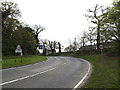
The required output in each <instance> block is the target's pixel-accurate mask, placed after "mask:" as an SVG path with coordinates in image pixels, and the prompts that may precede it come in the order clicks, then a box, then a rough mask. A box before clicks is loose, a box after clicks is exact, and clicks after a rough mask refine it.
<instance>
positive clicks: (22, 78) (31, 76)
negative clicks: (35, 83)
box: [0, 67, 56, 86]
mask: <svg viewBox="0 0 120 90" xmlns="http://www.w3.org/2000/svg"><path fill="white" fill-rule="evenodd" d="M55 68H56V67H54V68H51V69H49V70H45V71H43V72H39V73H36V74H33V75H29V76H26V77H22V78H18V79H15V80H11V81H8V82H4V83H1V84H0V86H1V85H5V84H8V83H12V82H16V81H19V80H23V79H26V78H30V77H34V76H36V75H39V74H43V73H45V72H48V71H52V70H54V69H55Z"/></svg>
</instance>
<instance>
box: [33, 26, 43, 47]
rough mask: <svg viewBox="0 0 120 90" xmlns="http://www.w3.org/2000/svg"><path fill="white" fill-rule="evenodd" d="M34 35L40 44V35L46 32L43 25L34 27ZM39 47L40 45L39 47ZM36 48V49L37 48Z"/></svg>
mask: <svg viewBox="0 0 120 90" xmlns="http://www.w3.org/2000/svg"><path fill="white" fill-rule="evenodd" d="M33 30H34V31H33V34H34V37H35V39H36V42H37V44H39V38H38V36H39V34H40V33H41V32H42V31H44V30H45V27H43V26H41V25H34V27H33ZM37 46H38V45H37ZM37 46H36V47H37Z"/></svg>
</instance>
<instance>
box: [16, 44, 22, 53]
mask: <svg viewBox="0 0 120 90" xmlns="http://www.w3.org/2000/svg"><path fill="white" fill-rule="evenodd" d="M15 53H22V49H21V46H20V45H17V48H16V49H15Z"/></svg>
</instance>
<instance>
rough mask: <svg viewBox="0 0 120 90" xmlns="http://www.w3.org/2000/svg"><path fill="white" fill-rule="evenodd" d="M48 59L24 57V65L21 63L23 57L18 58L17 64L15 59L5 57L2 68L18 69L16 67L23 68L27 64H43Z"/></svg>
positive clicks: (43, 57)
mask: <svg viewBox="0 0 120 90" xmlns="http://www.w3.org/2000/svg"><path fill="white" fill-rule="evenodd" d="M46 59H47V58H46V57H45V56H25V57H24V56H23V57H22V63H21V57H20V56H17V57H16V62H15V57H14V56H12V57H3V60H2V68H10V67H16V66H22V65H26V64H31V63H36V62H41V61H44V60H46Z"/></svg>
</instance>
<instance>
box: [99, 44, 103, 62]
mask: <svg viewBox="0 0 120 90" xmlns="http://www.w3.org/2000/svg"><path fill="white" fill-rule="evenodd" d="M99 48H100V50H101V57H102V64H103V49H104V46H103V45H102V44H101V45H99Z"/></svg>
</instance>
